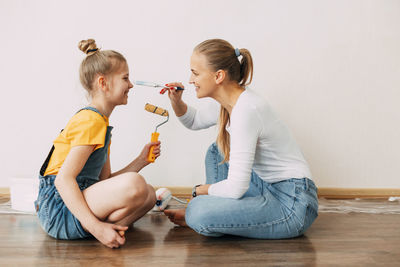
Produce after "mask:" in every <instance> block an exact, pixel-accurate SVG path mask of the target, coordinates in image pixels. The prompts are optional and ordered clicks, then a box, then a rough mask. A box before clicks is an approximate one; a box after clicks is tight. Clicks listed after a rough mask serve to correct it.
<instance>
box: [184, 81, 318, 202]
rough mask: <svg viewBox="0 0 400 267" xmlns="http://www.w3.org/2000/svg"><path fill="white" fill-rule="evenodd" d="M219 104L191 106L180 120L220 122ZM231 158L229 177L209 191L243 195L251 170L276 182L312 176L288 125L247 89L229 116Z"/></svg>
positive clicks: (201, 125) (203, 124)
mask: <svg viewBox="0 0 400 267" xmlns="http://www.w3.org/2000/svg"><path fill="white" fill-rule="evenodd" d="M219 110H220V105H219V103H218V102H214V104H213V105H212V106H207V107H205V108H203V109H199V110H196V109H195V108H193V107H191V106H188V109H187V111H186V113H185V114H184V115H182V116H181V117H179V120H180V121H181V123H182V124H183V125H184V126H186V127H187V128H189V129H192V130H199V129H205V128H208V127H211V126H213V125H215V124H217V120H218V116H219ZM227 130H228V132H229V133H230V155H229V157H230V159H229V171H228V177H227V179H225V180H222V181H221V182H218V183H215V184H212V185H211V186H210V187H209V189H208V194H209V195H213V196H220V197H228V198H236V199H238V198H241V197H242V196H243V195H244V193H246V191H247V190H248V188H249V185H250V179H251V172H252V170H254V172H255V173H256V174H257V175H258V176H259V177H260V178H261V179H263V180H265V181H267V182H269V183H274V182H279V181H282V180H286V179H290V178H305V177H307V178H309V179H311V173H310V170H309V167H308V164H307V162H306V160H305V158H304V156H303V154H302V152H301V151H300V148H299V147H298V145H297V144H296V142H295V140H294V138H293V137H292V135H291V133H290V131H289V129H288V128H287V127H286V125H285V124H284V123H283V122H282V121H281V120H280V119H279V118H278V117H277V116H276V115H275V113H274V112H273V111H272V109H271V107H270V105H269V104H268V103H267V101H266V100H265V99H263V98H262V97H260V96H258V95H257V94H255V93H254V92H252V91H250V90H249V89H246V90H245V91H244V92H243V93H242V94H241V95H240V96H239V98H238V100H237V102H236V104H235V106H234V107H233V110H232V112H231V116H230V125H229V126H227Z"/></svg>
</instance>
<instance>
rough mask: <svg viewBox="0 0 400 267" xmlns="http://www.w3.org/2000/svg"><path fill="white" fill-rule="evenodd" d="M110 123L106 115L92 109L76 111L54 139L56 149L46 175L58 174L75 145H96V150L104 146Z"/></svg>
mask: <svg viewBox="0 0 400 267" xmlns="http://www.w3.org/2000/svg"><path fill="white" fill-rule="evenodd" d="M108 125H109V123H108V118H107V117H106V116H104V115H103V116H102V115H100V114H99V113H97V112H94V111H92V110H81V111H80V112H78V113H76V114H75V115H74V116H73V117H72V118H71V120H70V121H69V122H68V124H67V126H66V127H65V128H64V130H63V131H62V132H61V133H60V134H59V135H58V137H57V138H56V139H55V140H54V151H53V154H52V156H51V158H50V161H49V165H48V166H47V169H46V172H45V173H44V176H46V175H50V174H53V175H57V174H58V171H59V170H60V168H61V166H62V164H63V163H64V160H65V159H66V157H67V155H68V153H69V151H70V150H71V147H73V146H80V145H96V147H95V150H97V149H99V148H102V147H104V142H105V139H106V133H107V126H108ZM109 149H110V147H108V151H109Z"/></svg>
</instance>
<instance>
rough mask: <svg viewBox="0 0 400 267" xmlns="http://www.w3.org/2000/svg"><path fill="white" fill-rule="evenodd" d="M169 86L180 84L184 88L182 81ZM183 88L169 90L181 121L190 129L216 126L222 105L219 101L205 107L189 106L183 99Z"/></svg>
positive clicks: (169, 95) (172, 103)
mask: <svg viewBox="0 0 400 267" xmlns="http://www.w3.org/2000/svg"><path fill="white" fill-rule="evenodd" d="M167 86H178V87H182V88H184V86H183V84H181V83H168V84H167ZM182 93H183V90H175V89H170V90H168V97H169V99H170V101H171V106H172V108H173V109H174V112H175V115H176V116H177V117H178V119H179V121H180V122H181V123H182V124H183V125H184V126H185V127H186V128H188V129H191V130H201V129H206V128H209V127H211V126H214V125H215V124H216V123H217V120H218V114H219V110H220V105H219V103H218V102H216V101H214V100H212V102H210V103H207V104H206V105H204V107H203V108H201V109H199V110H196V109H195V108H193V107H191V106H188V105H187V104H186V103H185V102H183V100H182Z"/></svg>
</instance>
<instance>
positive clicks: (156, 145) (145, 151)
mask: <svg viewBox="0 0 400 267" xmlns="http://www.w3.org/2000/svg"><path fill="white" fill-rule="evenodd" d="M152 146H154V149H153V154H154V155H155V157H156V158H158V157H159V156H160V154H161V142H160V141H158V142H150V143H148V144H146V145H145V146H144V148H143V149H142V152H140V155H139V158H140V159H141V161H143V162H144V163H145V164H146V165H147V164H149V163H150V162H148V161H147V157H148V156H149V153H150V148H151V147H152Z"/></svg>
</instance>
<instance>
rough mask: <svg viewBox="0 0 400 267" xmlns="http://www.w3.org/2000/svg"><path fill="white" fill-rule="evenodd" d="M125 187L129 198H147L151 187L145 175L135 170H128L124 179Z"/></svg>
mask: <svg viewBox="0 0 400 267" xmlns="http://www.w3.org/2000/svg"><path fill="white" fill-rule="evenodd" d="M122 186H123V188H124V191H125V192H126V196H127V198H128V199H129V200H132V199H134V200H140V199H143V202H144V201H145V200H146V199H147V196H148V192H149V189H148V187H147V183H146V181H145V180H144V178H143V176H141V175H140V174H138V173H135V172H128V173H126V175H125V176H124V179H123V185H122Z"/></svg>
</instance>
